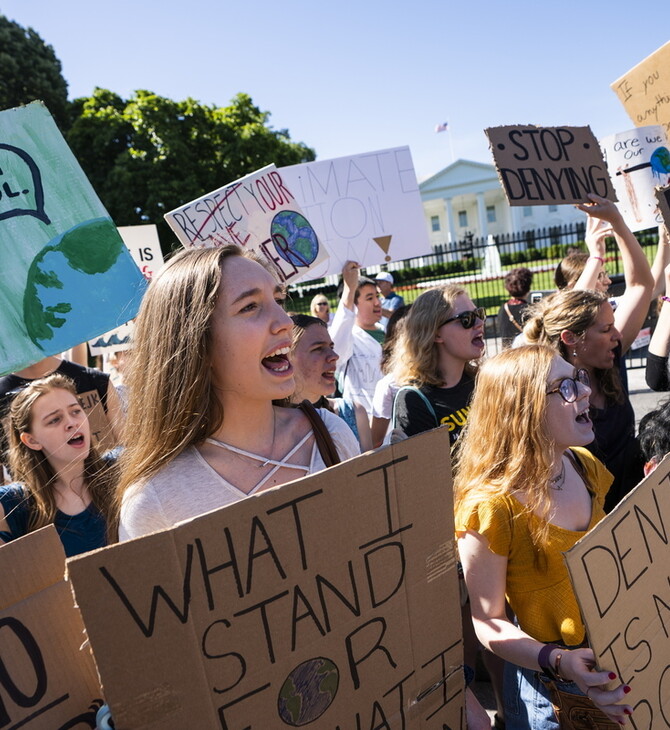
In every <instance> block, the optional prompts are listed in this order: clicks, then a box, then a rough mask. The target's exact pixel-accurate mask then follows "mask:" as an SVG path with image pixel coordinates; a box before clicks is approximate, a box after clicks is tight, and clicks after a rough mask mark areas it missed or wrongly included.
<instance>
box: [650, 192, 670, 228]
mask: <svg viewBox="0 0 670 730" xmlns="http://www.w3.org/2000/svg"><path fill="white" fill-rule="evenodd" d="M654 192H655V195H656V202H657V203H658V211H659V213H660V215H661V218H662V220H663V223H665V227H666V229H667V230H668V231H670V185H666V186H665V187H663V188H656V190H655V191H654Z"/></svg>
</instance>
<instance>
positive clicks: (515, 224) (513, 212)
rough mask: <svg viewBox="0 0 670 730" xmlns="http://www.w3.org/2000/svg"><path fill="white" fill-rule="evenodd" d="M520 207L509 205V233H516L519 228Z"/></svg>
mask: <svg viewBox="0 0 670 730" xmlns="http://www.w3.org/2000/svg"><path fill="white" fill-rule="evenodd" d="M520 210H521V209H520V208H519V207H518V206H516V205H510V206H509V221H510V228H511V230H510V233H516V232H517V231H520V230H521V221H520V216H519V211H520Z"/></svg>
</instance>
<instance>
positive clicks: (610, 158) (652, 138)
mask: <svg viewBox="0 0 670 730" xmlns="http://www.w3.org/2000/svg"><path fill="white" fill-rule="evenodd" d="M600 146H601V147H602V151H603V155H604V157H605V160H606V162H607V168H608V170H609V173H610V177H611V180H612V183H613V185H614V190H615V191H616V194H617V197H618V198H619V201H620V202H619V206H618V207H619V210H620V211H621V214H622V215H623V217H624V220H625V221H626V225H627V226H628V227H629V228H630V229H631V231H643V230H645V229H646V228H654V227H656V226H657V225H658V224H659V223H660V222H661V216H660V213H659V212H658V204H657V201H656V196H655V195H654V188H655V187H656V186H657V185H667V184H668V183H669V182H670V150H668V139H667V137H666V135H665V132H664V131H663V127H661V126H653V127H638V128H636V129H631V130H630V131H628V132H620V133H619V134H612V135H610V136H609V137H605V138H603V139H601V140H600Z"/></svg>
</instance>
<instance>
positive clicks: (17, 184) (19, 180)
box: [0, 144, 51, 225]
mask: <svg viewBox="0 0 670 730" xmlns="http://www.w3.org/2000/svg"><path fill="white" fill-rule="evenodd" d="M9 155H15V156H16V157H18V158H19V160H18V161H17V160H16V159H11V158H10V157H9ZM26 168H27V170H26ZM18 215H31V216H34V217H35V218H37V219H38V220H41V221H42V223H46V224H47V225H49V224H50V223H51V221H50V220H49V216H48V215H47V214H46V213H45V211H44V188H43V187H42V175H41V174H40V170H39V168H38V167H37V165H36V163H35V160H33V158H32V157H31V156H30V155H29V154H28V153H27V152H26V151H25V150H22V149H21V148H20V147H14V145H11V144H0V220H5V219H6V218H13V217H14V216H18Z"/></svg>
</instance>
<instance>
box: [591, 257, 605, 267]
mask: <svg viewBox="0 0 670 730" xmlns="http://www.w3.org/2000/svg"><path fill="white" fill-rule="evenodd" d="M589 258H590V259H598V261H600V263H601V264H602V265H603V266H604V265H605V259H604V258H603V257H602V256H589Z"/></svg>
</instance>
